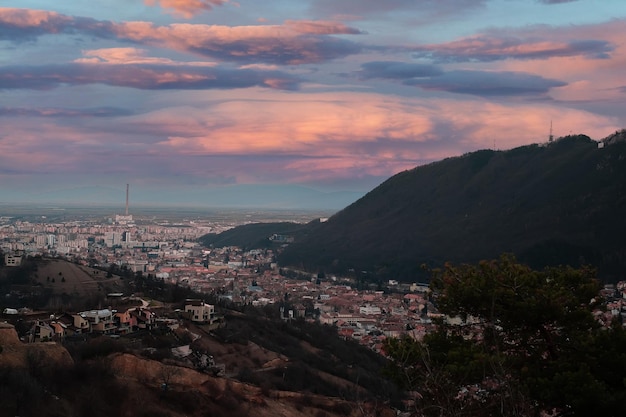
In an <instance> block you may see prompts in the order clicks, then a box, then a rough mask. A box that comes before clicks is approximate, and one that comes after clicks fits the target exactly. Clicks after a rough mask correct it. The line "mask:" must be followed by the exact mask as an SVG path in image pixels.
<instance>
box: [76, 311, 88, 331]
mask: <svg viewBox="0 0 626 417" xmlns="http://www.w3.org/2000/svg"><path fill="white" fill-rule="evenodd" d="M72 318H73V319H74V322H73V327H72V330H73V332H74V333H75V334H81V333H90V332H91V325H90V323H89V320H87V317H85V316H83V315H82V313H78V314H72Z"/></svg>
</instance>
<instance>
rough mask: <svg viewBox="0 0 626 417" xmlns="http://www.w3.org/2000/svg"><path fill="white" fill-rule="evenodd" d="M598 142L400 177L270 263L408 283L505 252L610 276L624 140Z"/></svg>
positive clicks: (622, 204) (625, 262)
mask: <svg viewBox="0 0 626 417" xmlns="http://www.w3.org/2000/svg"><path fill="white" fill-rule="evenodd" d="M614 136H615V135H614ZM607 139H608V138H607ZM606 143H607V145H606V146H604V147H603V148H600V147H599V146H598V142H596V141H593V140H591V139H590V138H589V137H587V136H584V135H578V136H568V137H564V138H561V139H559V140H557V141H555V142H553V143H550V144H547V145H546V146H540V145H530V146H524V147H519V148H516V149H512V150H509V151H493V150H483V151H478V152H473V153H469V154H466V155H464V156H461V157H456V158H449V159H445V160H443V161H440V162H436V163H432V164H429V165H426V166H421V167H417V168H415V169H412V170H410V171H405V172H402V173H400V174H397V175H395V176H393V177H392V178H390V179H389V180H387V181H386V182H384V183H383V184H381V185H380V186H379V187H377V188H375V189H374V190H372V191H371V192H370V193H368V194H367V195H366V196H364V197H363V198H361V199H360V200H358V201H356V202H355V203H353V204H352V205H350V206H349V207H347V208H345V209H344V210H342V211H340V212H339V213H337V214H336V215H334V216H333V217H331V218H330V219H329V221H328V222H326V223H322V224H320V225H319V226H318V227H316V228H314V229H313V230H311V231H310V233H308V234H307V235H306V236H304V237H302V238H300V239H297V240H296V241H295V242H294V243H293V244H291V245H290V246H289V247H288V248H286V250H285V251H284V252H283V253H282V254H281V255H280V257H279V259H278V261H279V263H280V264H281V265H294V266H298V267H303V268H306V269H309V270H313V271H315V270H318V269H320V268H322V269H324V270H325V271H334V272H338V273H341V272H344V273H345V272H348V271H350V270H351V269H354V270H356V271H367V273H368V274H371V275H372V276H376V277H382V278H399V279H407V280H408V279H411V280H415V279H416V278H420V273H421V268H420V265H422V264H427V265H431V266H432V265H442V264H443V263H444V262H446V261H453V262H474V261H477V260H480V259H487V258H494V257H497V256H499V255H500V254H501V253H505V252H511V253H515V254H516V255H517V256H518V258H519V259H520V260H522V261H524V262H526V263H528V264H530V265H531V266H533V267H542V266H545V265H555V264H571V265H573V266H578V265H581V264H591V265H593V266H596V267H598V268H599V270H600V274H601V276H602V277H604V278H608V279H611V278H615V277H616V275H617V274H618V273H619V271H623V270H624V269H625V268H626V244H625V243H624V240H623V236H624V235H625V234H626V220H625V219H624V213H626V142H624V141H611V142H610V144H609V141H607V142H606Z"/></svg>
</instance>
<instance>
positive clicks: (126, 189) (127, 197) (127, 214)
mask: <svg viewBox="0 0 626 417" xmlns="http://www.w3.org/2000/svg"><path fill="white" fill-rule="evenodd" d="M126 215H127V216H128V184H126Z"/></svg>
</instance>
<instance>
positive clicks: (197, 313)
mask: <svg viewBox="0 0 626 417" xmlns="http://www.w3.org/2000/svg"><path fill="white" fill-rule="evenodd" d="M185 313H186V314H187V316H188V317H189V319H190V320H191V321H193V322H196V323H203V324H213V323H214V322H215V319H216V318H215V306H214V305H211V304H205V303H204V301H200V300H187V302H186V303H185Z"/></svg>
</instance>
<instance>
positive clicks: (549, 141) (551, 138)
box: [548, 120, 554, 143]
mask: <svg viewBox="0 0 626 417" xmlns="http://www.w3.org/2000/svg"><path fill="white" fill-rule="evenodd" d="M553 141H554V135H553V134H552V120H550V136H548V143H552V142H553Z"/></svg>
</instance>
